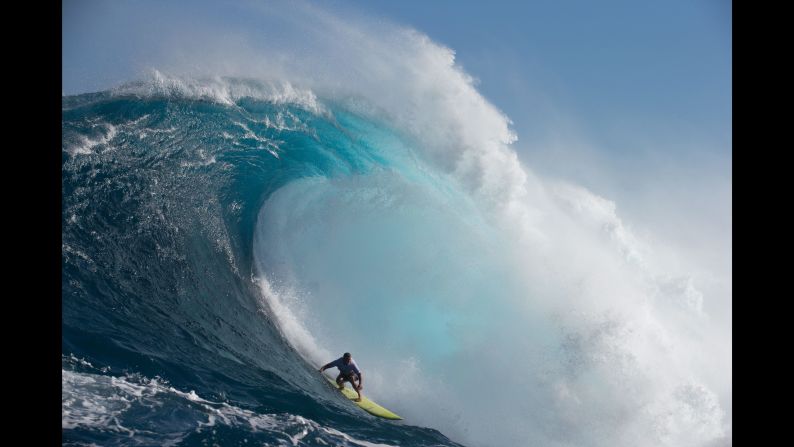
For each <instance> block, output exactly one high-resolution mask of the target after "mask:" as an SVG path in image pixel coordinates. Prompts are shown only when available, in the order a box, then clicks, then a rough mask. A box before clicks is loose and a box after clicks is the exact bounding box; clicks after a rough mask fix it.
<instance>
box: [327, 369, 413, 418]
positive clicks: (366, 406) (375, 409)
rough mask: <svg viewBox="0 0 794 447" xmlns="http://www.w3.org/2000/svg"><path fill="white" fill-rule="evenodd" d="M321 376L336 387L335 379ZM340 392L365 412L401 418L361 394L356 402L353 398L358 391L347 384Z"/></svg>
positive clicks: (356, 396)
mask: <svg viewBox="0 0 794 447" xmlns="http://www.w3.org/2000/svg"><path fill="white" fill-rule="evenodd" d="M323 377H325V378H326V379H328V381H329V382H331V385H333V387H334V388H337V387H336V382H335V381H333V380H331V379H329V378H328V376H326V375H323ZM337 389H338V388H337ZM342 394H344V395H345V397H347V398H348V399H350V400H351V401H352V402H353V403H354V404H356V405H358V406H359V407H361V409H362V410H364V411H366V412H367V413H369V414H371V415H374V416H378V417H382V418H385V419H397V420H401V419H402V418H401V417H400V416H397V415H396V414H394V413H392V412H391V411H389V410H387V409H385V408H383V407H381V406H380V405H378V404H376V403H375V402H373V401H371V400H369V399H367V396H363V395H362V396H361V402H356V401H355V400H354V399H356V398H358V393H356V391H355V390H354V389H352V388H350V387H348V386H345V388H344V389H342Z"/></svg>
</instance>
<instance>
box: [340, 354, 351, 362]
mask: <svg viewBox="0 0 794 447" xmlns="http://www.w3.org/2000/svg"><path fill="white" fill-rule="evenodd" d="M342 359H343V360H344V361H345V363H350V353H349V352H345V353H344V355H342Z"/></svg>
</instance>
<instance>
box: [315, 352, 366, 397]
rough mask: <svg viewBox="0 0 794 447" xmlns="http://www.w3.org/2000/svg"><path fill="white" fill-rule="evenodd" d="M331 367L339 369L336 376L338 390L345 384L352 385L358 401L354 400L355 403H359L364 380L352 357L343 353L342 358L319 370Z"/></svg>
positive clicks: (347, 353)
mask: <svg viewBox="0 0 794 447" xmlns="http://www.w3.org/2000/svg"><path fill="white" fill-rule="evenodd" d="M333 367H336V368H338V369H339V375H338V376H336V385H337V386H339V389H340V390H341V389H343V388H344V387H345V382H350V384H351V385H353V389H354V390H356V392H357V393H358V399H356V401H360V400H361V390H362V389H364V378H363V376H362V375H361V371H359V369H358V365H356V362H355V361H354V360H353V357H351V356H350V353H349V352H345V354H344V355H343V356H342V357H339V358H338V359H336V360H334V361H333V362H330V363H328V364H326V365H324V366H323V367H322V368H320V372H323V371H325V370H326V369H328V368H333Z"/></svg>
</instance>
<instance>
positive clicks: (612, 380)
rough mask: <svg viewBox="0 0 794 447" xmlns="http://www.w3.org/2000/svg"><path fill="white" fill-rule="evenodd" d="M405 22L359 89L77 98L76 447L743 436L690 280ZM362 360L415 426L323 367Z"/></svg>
mask: <svg viewBox="0 0 794 447" xmlns="http://www.w3.org/2000/svg"><path fill="white" fill-rule="evenodd" d="M328 26H329V27H330V28H331V29H335V28H334V27H335V26H337V25H336V24H334V23H332V24H331V25H328ZM335 32H336V33H337V34H338V35H342V37H344V36H345V34H344V33H345V32H347V31H340V30H338V29H336V31H335ZM394 33H395V35H397V36H399V37H400V38H399V39H395V40H396V41H398V42H399V44H395V43H394V41H392V40H388V39H384V40H383V41H378V40H374V41H369V42H367V44H366V50H367V52H374V53H377V54H381V53H388V54H389V55H390V57H388V58H386V59H385V62H384V60H378V62H377V63H375V62H372V58H362V57H361V54H360V52H363V51H364V49H361V48H357V47H355V46H352V47H350V48H348V49H346V50H345V51H344V52H343V53H342V54H341V56H340V55H339V54H337V56H340V57H341V58H342V59H343V60H345V58H350V60H355V61H359V60H363V61H364V62H362V63H359V64H350V67H349V68H348V69H347V70H348V71H346V75H349V76H348V78H349V79H346V80H343V79H335V78H334V79H331V80H330V81H329V80H328V79H324V80H317V79H311V78H308V77H307V76H306V75H305V73H304V75H303V76H298V75H288V74H284V73H280V74H279V76H274V75H272V73H271V74H269V75H268V76H259V77H256V78H250V77H241V76H219V75H216V76H192V75H173V74H166V73H164V72H159V71H154V72H153V74H152V75H151V76H150V77H149V78H147V79H144V80H142V81H138V82H132V83H127V84H124V85H122V86H120V87H117V88H114V89H111V90H108V91H103V92H97V93H91V94H82V95H76V96H65V97H64V98H63V148H62V149H63V163H62V166H63V179H62V182H63V183H62V186H63V344H62V349H63V354H64V357H63V365H64V366H63V367H64V379H63V380H64V382H63V383H64V387H63V406H64V410H63V414H64V418H63V429H64V440H65V442H67V443H75V444H78V443H92V442H93V443H99V444H103V445H109V444H128V443H139V444H164V445H165V444H172V445H176V444H179V445H198V444H200V443H202V442H206V441H214V442H218V443H220V444H223V445H229V444H235V445H237V444H239V445H242V444H244V443H246V442H248V441H249V440H250V441H262V442H265V443H268V444H279V443H281V444H293V445H325V444H331V445H341V444H346V445H373V444H389V445H455V443H456V442H461V443H464V444H470V445H500V446H501V445H550V446H554V445H559V446H563V445H594V446H601V445H604V446H607V445H609V446H613V445H635V446H636V445H671V446H673V445H706V444H708V443H710V442H718V441H720V440H723V439H725V436H726V433H727V431H728V429H729V427H728V425H727V424H726V422H725V411H724V409H723V404H721V403H720V401H719V398H718V395H717V392H716V391H715V390H714V387H715V386H716V385H714V384H713V383H712V378H711V376H709V374H708V373H706V371H707V370H710V369H712V368H714V364H715V363H719V362H722V361H724V355H723V354H721V353H719V352H717V353H715V354H714V356H713V357H709V358H706V359H705V360H704V358H703V352H706V351H708V349H709V348H710V345H709V339H708V338H707V337H706V335H704V334H705V333H706V332H707V331H708V326H709V324H710V323H709V320H708V316H707V315H705V314H704V312H703V310H702V307H703V304H702V301H703V299H704V297H703V294H702V293H701V292H699V291H698V290H697V288H696V287H695V285H694V283H693V281H692V279H691V277H688V276H685V275H684V276H682V275H677V274H675V272H667V271H664V270H662V269H660V268H659V267H658V265H657V264H655V263H654V262H653V256H654V251H653V247H651V246H649V245H648V244H647V243H645V242H644V241H643V240H642V239H641V238H639V237H637V236H636V235H635V234H634V233H633V232H632V231H631V230H630V229H629V228H627V226H626V225H624V223H623V222H622V221H621V219H620V218H619V217H618V215H617V212H616V209H615V204H614V203H612V202H610V201H609V200H606V199H604V198H602V197H599V196H597V195H595V194H592V193H591V192H589V191H587V190H586V189H584V188H582V187H579V186H576V185H573V184H569V183H565V182H561V181H550V180H546V179H543V178H542V177H540V176H538V175H536V174H535V173H533V172H532V171H531V170H530V169H528V168H527V167H525V166H522V165H521V163H519V161H518V157H517V156H516V153H515V151H514V150H513V149H512V148H511V144H512V143H513V142H514V141H515V139H516V136H515V135H514V133H513V132H512V131H511V130H510V121H509V119H508V118H507V117H505V116H504V115H503V114H502V113H501V112H500V111H498V109H496V108H495V107H494V106H493V105H491V104H490V103H488V102H487V101H486V100H485V99H484V98H483V97H482V96H481V95H480V94H479V93H478V92H477V90H476V89H475V87H474V81H473V79H472V78H471V77H469V76H468V75H467V74H466V73H465V72H463V70H462V69H460V67H458V66H457V65H456V64H455V61H454V53H453V52H452V51H451V50H449V49H447V48H444V47H442V46H439V45H437V44H435V43H433V42H432V41H430V40H429V39H428V38H427V37H425V36H423V35H421V34H419V33H416V32H415V31H411V30H396V31H394ZM343 40H344V39H343ZM351 48H352V49H351ZM386 50H388V51H386ZM396 50H400V51H396ZM368 64H370V65H368ZM373 66H374V67H375V68H376V69H375V68H373ZM417 67H419V68H417ZM373 73H377V76H375V75H374V74H373ZM365 74H367V75H366V76H365ZM403 77H405V79H403ZM382 85H388V86H389V87H390V88H388V89H383V88H380V87H381V86H382ZM343 351H351V352H353V354H354V356H355V357H356V359H357V361H358V362H359V364H360V366H362V367H363V369H364V371H365V374H366V376H367V379H366V389H365V392H366V393H368V394H369V395H370V396H372V397H373V399H375V400H377V401H379V402H381V403H383V404H384V405H385V406H387V407H389V408H390V409H393V410H394V411H395V412H397V413H398V414H401V415H403V416H404V417H405V419H406V422H405V423H404V424H395V423H392V422H386V421H381V420H377V419H374V418H372V417H370V416H368V415H366V414H362V413H360V412H359V411H358V410H357V409H356V408H351V406H349V405H347V402H345V401H344V400H343V399H341V398H340V397H339V396H338V395H337V394H335V393H334V392H333V390H331V389H329V387H328V386H327V384H326V383H324V381H323V380H321V379H320V378H319V376H318V375H317V374H315V370H316V367H317V365H318V364H320V363H321V362H324V361H327V360H330V359H332V358H334V357H335V356H337V355H338V354H340V353H341V352H343ZM423 427H427V428H423ZM437 430H438V431H440V432H441V433H443V435H442V434H440V433H439V432H438V431H437ZM447 437H449V438H447Z"/></svg>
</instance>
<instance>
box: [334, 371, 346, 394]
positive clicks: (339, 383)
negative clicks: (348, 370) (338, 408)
mask: <svg viewBox="0 0 794 447" xmlns="http://www.w3.org/2000/svg"><path fill="white" fill-rule="evenodd" d="M344 380H345V379H344V376H343V375H342V373H339V375H338V376H336V386H338V387H339V389H340V390H343V389H345V382H344Z"/></svg>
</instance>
